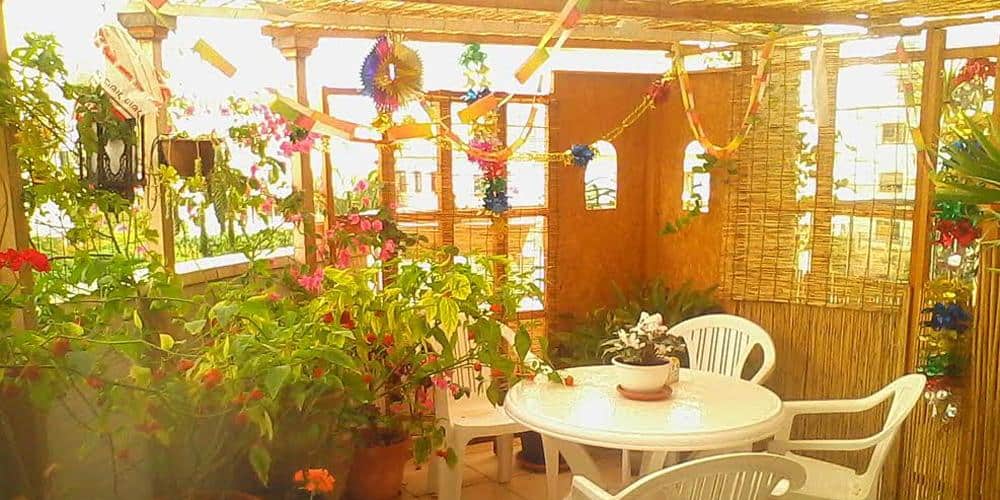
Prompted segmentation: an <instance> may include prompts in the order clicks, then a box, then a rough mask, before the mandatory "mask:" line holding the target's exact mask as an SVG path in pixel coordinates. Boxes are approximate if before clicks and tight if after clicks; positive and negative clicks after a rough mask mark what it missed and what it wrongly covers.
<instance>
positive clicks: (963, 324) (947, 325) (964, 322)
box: [923, 303, 972, 333]
mask: <svg viewBox="0 0 1000 500" xmlns="http://www.w3.org/2000/svg"><path fill="white" fill-rule="evenodd" d="M924 312H925V313H928V312H929V313H931V319H930V320H929V321H925V322H923V326H925V327H928V328H931V329H934V330H954V331H956V332H959V333H962V332H964V331H965V330H968V328H969V320H970V319H972V317H971V316H970V315H969V313H968V312H966V311H965V309H962V306H960V305H958V304H941V303H937V304H934V306H933V307H929V308H927V309H924Z"/></svg>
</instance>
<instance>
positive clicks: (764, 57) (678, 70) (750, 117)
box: [673, 32, 777, 160]
mask: <svg viewBox="0 0 1000 500" xmlns="http://www.w3.org/2000/svg"><path fill="white" fill-rule="evenodd" d="M776 36H777V33H774V32H772V33H771V34H770V37H771V39H770V40H769V41H768V42H767V43H765V44H764V47H763V48H762V49H761V51H760V62H759V63H758V64H757V73H756V75H754V79H753V87H752V89H751V91H750V102H749V103H748V104H747V110H746V113H744V115H743V123H742V125H741V126H740V131H739V133H737V134H736V136H735V137H733V138H732V139H731V140H730V141H729V142H728V143H727V144H726V145H725V146H717V145H716V144H715V143H713V142H712V141H711V140H709V139H708V136H706V135H705V129H704V128H703V127H702V125H701V117H700V116H699V115H698V112H697V111H696V110H695V103H694V95H692V94H691V80H690V78H689V76H688V73H687V70H686V69H684V52H683V51H682V50H681V46H680V44H679V43H675V44H674V49H673V52H674V60H673V67H674V74H675V75H676V76H677V81H678V83H679V84H680V89H681V100H682V102H683V103H684V112H685V114H686V115H687V120H688V125H690V126H691V132H692V133H693V134H694V138H695V139H696V140H697V141H698V142H699V143H701V145H702V147H704V148H705V151H706V152H707V153H708V154H709V155H711V156H714V157H716V158H719V159H722V160H725V159H729V158H731V157H732V155H733V153H735V152H736V150H737V149H739V147H740V145H742V144H743V141H745V140H746V138H747V135H749V134H750V129H752V128H753V125H754V123H755V122H756V121H757V114H758V113H759V112H760V104H761V102H763V100H764V96H765V94H766V93H767V84H768V81H769V79H770V70H771V56H772V54H773V52H774V40H775V38H776Z"/></svg>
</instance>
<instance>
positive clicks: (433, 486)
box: [427, 454, 448, 493]
mask: <svg viewBox="0 0 1000 500" xmlns="http://www.w3.org/2000/svg"><path fill="white" fill-rule="evenodd" d="M441 467H448V464H446V463H445V462H444V459H443V458H441V457H439V456H437V455H433V454H432V455H431V459H430V461H429V462H428V464H427V493H436V492H437V491H438V482H439V481H440V480H441V479H440V475H441V471H440V469H441Z"/></svg>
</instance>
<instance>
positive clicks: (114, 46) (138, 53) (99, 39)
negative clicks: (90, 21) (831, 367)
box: [94, 25, 170, 118]
mask: <svg viewBox="0 0 1000 500" xmlns="http://www.w3.org/2000/svg"><path fill="white" fill-rule="evenodd" d="M94 44H95V45H96V46H97V48H98V49H100V50H101V53H102V54H103V55H104V59H105V61H106V63H107V67H106V69H105V71H104V75H103V78H102V79H101V87H102V88H103V89H104V91H105V92H107V94H108V96H109V97H111V99H112V101H113V102H114V103H115V105H116V107H118V109H119V110H120V111H121V112H123V113H124V114H126V115H128V116H131V117H133V118H138V117H141V116H144V115H147V114H151V113H155V112H156V111H157V110H158V109H160V108H162V107H164V106H165V105H166V103H167V101H168V100H170V90H169V89H168V88H167V86H166V85H164V83H163V80H162V78H161V77H160V74H159V73H158V72H157V71H156V67H155V66H154V65H153V62H152V61H151V60H150V59H149V58H148V57H147V56H146V54H145V53H144V52H143V51H142V49H140V47H139V44H138V42H136V41H135V38H132V36H131V35H130V34H129V33H128V32H127V31H125V29H124V28H122V27H120V26H115V25H106V26H102V27H101V28H100V29H98V30H97V35H96V36H95V38H94Z"/></svg>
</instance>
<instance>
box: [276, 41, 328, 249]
mask: <svg viewBox="0 0 1000 500" xmlns="http://www.w3.org/2000/svg"><path fill="white" fill-rule="evenodd" d="M271 40H272V43H273V45H274V47H275V48H277V49H278V50H280V51H281V55H283V56H285V58H286V59H288V60H289V61H290V62H291V63H292V64H294V65H295V93H296V99H297V100H298V102H299V104H302V105H303V106H309V87H308V79H307V74H306V60H307V59H308V58H309V55H310V54H312V51H313V49H315V48H316V46H317V45H318V44H319V40H318V39H317V38H316V37H314V36H304V35H301V34H299V33H295V32H293V33H291V34H287V35H280V36H277V35H276V36H272V38H271ZM292 187H293V188H294V189H295V190H296V191H298V192H299V193H301V194H302V227H301V228H300V229H301V231H296V232H295V260H296V261H298V262H300V263H302V264H306V265H308V266H310V267H312V266H313V265H315V264H316V260H317V259H316V200H315V197H316V196H315V186H314V179H313V170H312V158H311V155H310V154H309V153H298V154H296V155H295V157H293V158H292Z"/></svg>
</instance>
